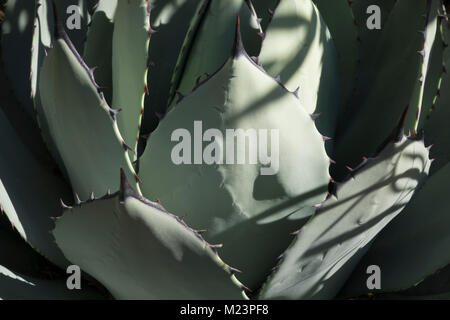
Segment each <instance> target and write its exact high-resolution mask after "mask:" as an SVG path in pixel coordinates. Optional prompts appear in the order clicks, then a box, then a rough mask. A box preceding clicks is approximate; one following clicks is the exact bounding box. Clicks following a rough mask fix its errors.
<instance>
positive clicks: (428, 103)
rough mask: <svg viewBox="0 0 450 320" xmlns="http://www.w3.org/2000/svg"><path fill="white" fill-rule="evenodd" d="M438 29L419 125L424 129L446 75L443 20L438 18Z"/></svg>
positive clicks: (431, 53)
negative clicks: (444, 74)
mask: <svg viewBox="0 0 450 320" xmlns="http://www.w3.org/2000/svg"><path fill="white" fill-rule="evenodd" d="M436 27H437V31H436V37H435V41H434V44H433V46H432V48H431V52H430V60H429V67H428V71H427V75H426V79H425V86H424V89H423V98H422V107H421V112H420V119H419V125H418V127H419V128H423V126H424V124H425V121H426V119H427V118H428V117H429V116H430V113H431V112H432V111H433V109H434V107H435V103H436V101H437V98H438V95H439V90H440V86H441V82H442V75H443V73H444V69H443V67H442V65H443V61H444V50H445V45H444V42H443V38H442V32H443V31H442V28H443V19H441V18H438V23H437V25H436Z"/></svg>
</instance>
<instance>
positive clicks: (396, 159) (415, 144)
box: [260, 137, 430, 299]
mask: <svg viewBox="0 0 450 320" xmlns="http://www.w3.org/2000/svg"><path fill="white" fill-rule="evenodd" d="M429 166H430V161H429V160H428V150H427V149H426V148H425V146H424V144H423V142H422V141H414V140H409V139H407V138H405V137H402V138H400V139H399V140H398V141H395V142H391V143H389V144H388V145H387V146H386V147H385V148H384V150H383V151H381V153H380V154H379V155H378V156H377V157H376V158H371V159H368V160H366V161H364V162H363V164H361V165H360V167H358V168H357V169H355V170H353V172H352V173H351V174H352V177H353V178H350V179H349V181H347V182H346V183H344V184H343V185H340V186H338V188H337V192H336V196H331V197H330V198H329V199H328V200H327V201H326V202H325V203H324V204H323V206H322V207H321V208H319V209H318V211H317V212H316V214H315V215H314V216H313V217H312V218H311V220H310V221H309V222H308V223H307V224H306V225H305V226H304V227H303V228H302V229H300V230H299V234H298V236H297V238H296V240H295V241H294V242H293V244H292V245H291V246H290V247H289V248H288V250H287V251H286V253H285V254H284V258H283V259H282V260H281V262H280V264H279V265H278V269H277V270H276V271H275V272H274V274H273V275H272V276H271V277H270V278H269V280H268V282H267V283H266V284H265V286H264V287H263V289H262V291H261V294H260V297H261V298H264V299H331V298H334V297H335V296H336V294H337V293H338V291H339V290H340V289H341V287H342V286H343V285H344V283H345V281H346V280H347V278H348V277H349V276H350V274H351V272H352V270H353V269H354V268H355V266H356V264H357V263H358V261H359V260H360V259H361V257H362V256H363V255H364V253H365V252H366V251H367V249H368V248H369V246H370V244H371V242H372V240H373V239H374V237H375V236H376V235H377V234H378V233H379V232H380V231H381V230H382V229H383V228H384V227H385V226H386V225H387V224H388V223H389V222H390V221H391V220H392V219H393V218H394V217H395V216H396V215H397V214H398V213H399V212H400V211H401V210H402V209H403V208H404V206H405V205H406V204H407V203H408V201H409V200H410V198H411V196H412V194H413V192H414V190H415V189H416V187H417V186H418V184H419V183H421V181H423V180H424V178H425V176H426V174H427V172H428V169H429Z"/></svg>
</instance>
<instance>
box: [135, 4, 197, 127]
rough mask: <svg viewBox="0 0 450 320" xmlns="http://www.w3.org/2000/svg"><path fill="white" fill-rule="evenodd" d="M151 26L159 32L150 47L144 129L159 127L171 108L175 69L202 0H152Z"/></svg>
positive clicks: (153, 37)
mask: <svg viewBox="0 0 450 320" xmlns="http://www.w3.org/2000/svg"><path fill="white" fill-rule="evenodd" d="M151 3H152V5H154V8H153V9H152V19H151V20H152V21H151V25H152V28H153V29H154V30H157V33H156V34H155V35H153V36H152V40H151V41H150V47H149V59H150V65H149V66H148V68H149V70H148V75H147V83H148V86H149V92H148V95H147V96H146V97H145V111H144V118H143V128H142V132H143V133H144V134H148V133H150V132H152V131H153V130H155V128H156V126H157V125H158V122H159V116H160V115H162V114H164V113H165V112H166V110H167V101H168V100H169V92H170V81H171V78H172V75H173V72H174V70H175V65H176V62H177V58H178V55H179V53H180V51H181V48H182V45H183V42H184V39H185V38H186V33H187V31H188V30H189V27H190V25H191V21H192V19H193V17H194V14H195V13H196V12H197V10H198V6H199V4H200V3H201V1H200V0H182V1H179V0H170V1H168V0H152V1H151Z"/></svg>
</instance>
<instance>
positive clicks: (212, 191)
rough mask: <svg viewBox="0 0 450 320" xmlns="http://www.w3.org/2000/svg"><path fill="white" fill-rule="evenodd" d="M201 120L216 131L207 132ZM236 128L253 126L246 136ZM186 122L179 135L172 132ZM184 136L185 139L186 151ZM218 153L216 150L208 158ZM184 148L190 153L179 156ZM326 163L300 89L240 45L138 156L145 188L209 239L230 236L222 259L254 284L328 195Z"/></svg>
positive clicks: (164, 122) (169, 117)
mask: <svg viewBox="0 0 450 320" xmlns="http://www.w3.org/2000/svg"><path fill="white" fill-rule="evenodd" d="M268 93H269V95H267V94H268ZM199 126H201V127H199ZM209 129H211V130H209ZM177 130H178V131H177ZM202 130H204V132H205V134H206V132H207V131H206V130H209V131H208V132H209V133H211V134H212V133H213V132H214V134H215V136H214V139H219V140H218V141H216V140H214V141H215V142H212V138H211V137H210V138H209V140H208V138H205V137H202V135H203V131H202ZM230 130H231V132H234V133H235V134H238V135H239V131H237V132H236V131H233V130H242V131H240V132H241V134H245V135H248V136H247V137H245V136H244V142H245V144H244V143H243V141H238V140H240V139H241V138H237V137H236V136H230ZM180 131H183V137H182V138H179V137H178V138H175V139H174V138H173V137H174V135H176V134H177V132H180ZM227 132H228V135H229V138H226V135H227ZM209 133H208V134H209ZM252 134H254V135H253V137H254V138H253V139H257V140H252ZM216 135H217V136H216ZM268 135H270V136H271V138H269V137H268ZM275 135H278V137H279V138H276V136H275ZM220 136H222V137H224V138H225V139H223V141H222V140H220V139H221V138H220ZM258 136H259V137H260V138H259V140H258ZM191 137H192V138H193V139H194V140H193V141H190V140H189V139H190V138H191ZM177 139H178V140H177ZM181 139H182V141H181ZM203 139H204V140H203ZM269 139H270V141H271V142H270V143H269ZM275 139H277V140H275ZM202 140H203V141H202ZM225 140H227V141H225ZM247 140H250V142H249V145H248V144H247V143H246V141H247ZM176 141H179V142H181V143H177V142H176ZM207 141H211V143H208V142H207ZM276 141H278V143H277V142H276ZM227 143H229V144H231V143H233V146H231V145H228V147H227ZM236 143H237V144H239V145H235V144H236ZM186 144H188V146H187V147H186ZM181 145H184V146H185V148H186V149H185V150H182V151H180V150H179V148H180V146H181ZM258 146H259V147H258ZM213 147H214V149H215V151H214V152H212V151H211V150H212V149H211V148H213ZM251 147H256V149H258V148H259V151H258V152H259V156H258V155H255V153H253V155H255V157H257V158H259V159H254V160H255V161H253V160H250V157H247V156H246V154H247V152H251V150H252V148H251ZM174 148H175V149H174ZM177 148H178V151H176V150H177ZM203 148H205V149H204V150H203ZM265 148H267V149H265ZM191 149H193V150H191ZM235 149H236V150H240V151H239V153H241V152H242V151H245V152H246V154H245V155H244V159H242V160H244V161H241V160H239V161H240V162H239V163H237V160H236V159H235V158H236V155H234V152H233V154H232V153H231V152H232V151H230V150H235ZM256 149H253V151H254V152H256ZM208 150H209V151H210V152H211V154H210V153H208ZM247 150H248V151H247ZM264 150H266V151H269V150H271V151H270V153H271V154H272V155H273V156H272V160H268V159H266V160H267V161H266V160H263V158H262V157H261V154H264V152H266V151H264ZM213 153H214V154H215V155H217V157H218V158H219V159H217V157H216V158H214V159H213V160H212V161H211V158H210V157H209V156H208V155H212V154H213ZM173 154H175V156H173ZM181 154H182V155H183V156H182V157H183V161H184V163H180V162H178V160H177V159H178V156H177V155H179V156H181ZM191 154H192V155H193V156H195V159H191V156H190V155H191ZM186 157H187V158H188V159H186ZM225 157H229V160H228V161H225V160H224V159H225ZM203 159H205V160H203ZM208 159H209V160H208ZM245 159H246V160H245ZM175 161H176V162H175ZM263 161H264V162H263ZM176 163H178V164H176ZM207 163H209V164H207ZM263 163H265V164H263ZM277 163H278V164H277ZM271 166H272V169H269V168H268V167H271ZM274 166H276V168H275V167H274ZM328 166H329V158H328V156H327V154H326V152H325V148H324V143H323V138H322V136H321V134H320V133H319V132H318V131H317V129H316V127H315V124H314V122H313V121H312V119H311V117H310V115H309V114H308V113H307V112H306V111H305V108H304V107H303V106H302V104H301V103H300V101H299V100H298V98H297V97H296V96H295V95H294V94H293V93H291V92H289V91H287V90H286V89H285V88H284V87H283V86H282V85H280V84H279V83H278V82H277V81H276V80H275V79H273V78H272V77H270V76H269V75H268V74H267V73H265V72H264V71H263V70H262V69H261V68H260V67H259V66H258V65H256V64H255V63H254V62H253V60H252V59H251V58H250V57H248V55H247V54H246V53H245V52H244V51H243V49H242V47H241V46H240V45H236V46H235V51H234V55H233V57H231V58H229V59H228V61H227V62H226V63H225V64H224V66H223V67H222V68H220V70H218V71H217V72H216V73H215V74H214V75H213V76H212V77H211V78H209V79H208V80H206V81H205V82H204V83H202V84H200V85H199V86H198V87H197V89H196V90H194V91H193V92H192V93H191V94H190V95H188V96H186V97H185V98H184V99H183V100H182V101H181V102H180V103H179V104H177V105H176V106H175V107H174V108H173V109H172V111H170V112H169V113H168V114H167V115H166V117H165V118H164V119H163V120H162V121H161V123H160V124H159V127H158V128H157V129H156V130H155V131H154V132H153V133H152V135H151V136H150V139H149V143H148V145H147V149H146V150H145V153H144V155H143V156H142V158H141V159H140V175H141V177H142V179H143V180H144V183H143V184H142V188H143V192H144V194H145V195H146V196H147V197H148V198H151V199H159V200H160V201H161V203H162V204H163V205H164V206H166V207H167V209H168V210H169V211H171V212H176V213H177V214H187V216H186V219H185V220H186V221H187V222H188V223H189V224H190V225H192V226H193V227H196V228H206V229H207V230H208V232H207V233H206V234H205V237H207V239H209V240H210V241H212V242H221V243H224V248H223V251H222V255H223V257H224V259H226V260H227V261H229V262H230V263H231V264H233V266H235V267H237V268H238V269H240V270H242V271H243V273H242V274H241V275H238V278H239V279H242V281H243V282H244V284H245V285H246V286H249V287H250V288H251V289H255V288H257V287H258V286H259V285H260V284H261V281H263V279H264V277H265V275H266V274H267V273H268V272H269V271H270V269H271V268H272V267H273V264H274V262H275V261H276V257H277V256H278V255H279V254H280V253H281V252H282V250H284V249H285V248H286V246H287V245H288V244H289V243H290V242H291V240H292V236H291V235H290V232H292V231H294V230H296V229H297V228H298V227H299V226H301V225H302V223H304V222H305V221H306V218H307V217H308V216H309V215H311V214H312V212H313V208H312V206H313V205H315V204H317V203H319V202H321V201H323V200H324V198H325V196H326V192H327V185H328V181H329V178H330V177H329V174H328ZM266 171H268V172H266Z"/></svg>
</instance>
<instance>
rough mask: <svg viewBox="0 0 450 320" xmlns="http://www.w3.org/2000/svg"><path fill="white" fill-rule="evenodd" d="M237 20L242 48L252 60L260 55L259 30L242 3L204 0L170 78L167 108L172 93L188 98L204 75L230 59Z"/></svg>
mask: <svg viewBox="0 0 450 320" xmlns="http://www.w3.org/2000/svg"><path fill="white" fill-rule="evenodd" d="M238 15H239V16H240V19H241V24H242V27H241V28H242V37H243V41H244V45H245V48H246V50H247V52H249V54H250V55H251V56H256V55H258V53H259V50H260V46H261V31H262V30H261V28H260V25H259V23H258V21H257V17H256V16H255V15H254V14H253V13H252V10H251V8H250V7H249V3H248V2H247V1H245V0H213V1H211V0H204V1H203V3H202V4H201V5H200V6H199V10H198V12H197V14H196V15H195V17H194V20H193V22H192V24H191V28H190V30H189V31H188V34H187V37H186V39H185V42H184V44H183V48H182V51H181V53H180V56H179V57H178V62H177V65H176V67H175V73H174V75H173V77H172V84H171V92H170V95H169V99H170V100H169V104H171V101H172V100H173V98H174V95H175V90H178V91H179V92H181V93H183V94H187V93H189V92H191V91H192V89H193V88H194V87H195V85H196V83H197V80H198V79H199V78H200V77H203V79H204V77H205V73H207V74H212V73H214V72H215V71H216V70H217V69H219V68H220V67H221V66H222V65H223V64H224V63H225V62H226V60H227V58H228V57H229V55H230V48H231V47H232V45H233V39H234V25H235V23H236V16H238Z"/></svg>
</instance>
